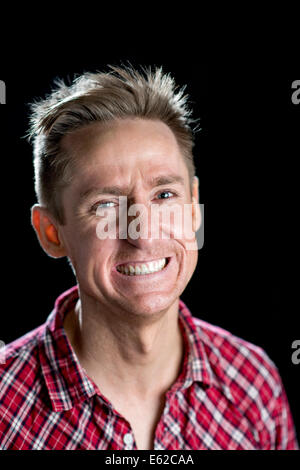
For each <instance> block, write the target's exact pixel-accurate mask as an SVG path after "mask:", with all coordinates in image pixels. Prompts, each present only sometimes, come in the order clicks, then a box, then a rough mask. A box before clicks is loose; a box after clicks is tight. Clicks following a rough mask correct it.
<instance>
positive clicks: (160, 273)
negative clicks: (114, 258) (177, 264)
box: [113, 256, 173, 281]
mask: <svg viewBox="0 0 300 470" xmlns="http://www.w3.org/2000/svg"><path fill="white" fill-rule="evenodd" d="M165 258H166V260H167V264H166V265H165V267H164V268H163V269H161V270H160V271H156V272H154V273H150V274H139V275H136V276H128V275H126V274H125V275H124V274H122V273H120V272H119V271H118V270H117V266H120V265H121V264H127V263H120V264H117V265H116V266H115V268H114V270H113V272H114V274H115V275H117V276H118V277H119V278H121V279H124V280H126V281H139V280H144V279H146V278H147V279H150V278H151V279H153V278H154V277H160V276H163V275H164V274H165V273H167V271H169V269H170V266H171V265H172V264H173V262H172V261H173V256H171V257H170V256H168V257H167V256H165ZM158 259H162V258H156V260H152V261H157V260H158ZM142 263H149V261H142ZM133 264H134V263H133ZM135 264H138V262H137V261H135Z"/></svg>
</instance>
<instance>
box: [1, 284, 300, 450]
mask: <svg viewBox="0 0 300 470" xmlns="http://www.w3.org/2000/svg"><path fill="white" fill-rule="evenodd" d="M77 300H78V286H74V287H73V288H71V289H69V290H68V291H66V292H65V293H63V294H62V295H61V296H60V297H58V299H57V300H56V302H55V307H54V310H53V311H52V312H51V314H50V315H49V316H48V318H47V320H46V322H45V323H44V324H43V325H41V326H39V327H38V328H36V329H34V330H33V331H31V332H29V333H27V334H26V335H24V336H22V337H21V338H19V339H17V340H16V341H14V342H12V343H10V344H9V345H7V346H6V347H5V350H4V354H2V357H3V355H4V363H3V364H0V449H1V450H101V449H103V450H126V449H127V450H136V449H137V445H136V441H135V437H134V434H133V431H132V429H131V426H130V423H129V422H128V421H127V420H126V418H125V417H124V416H122V415H121V414H120V413H118V411H117V410H116V409H114V406H113V404H112V403H111V402H110V401H109V400H108V399H107V398H106V397H105V396H104V395H103V394H102V393H101V391H100V390H99V388H98V387H97V386H96V384H95V383H94V382H93V380H92V379H91V378H90V377H88V375H87V374H86V372H85V370H84V369H83V368H82V366H81V365H80V363H79V361H78V359H77V357H76V355H75V353H74V350H73V349H72V346H71V344H70V342H69V340H68V337H67V335H66V332H65V330H64V328H63V320H64V317H65V315H66V314H67V312H68V311H69V310H70V309H72V308H73V307H74V306H75V303H76V302H77ZM178 318H179V325H180V329H181V332H182V335H183V339H184V358H183V362H182V368H181V372H180V374H179V376H178V378H177V380H176V382H175V383H174V384H173V385H172V386H171V388H170V389H169V390H168V391H167V392H166V394H165V406H164V410H163V413H162V415H161V417H160V419H159V422H158V423H157V426H156V430H155V438H154V448H153V449H154V450H186V449H188V450H192V449H195V450H206V449H210V450H243V449H244V450H272V449H280V450H284V449H290V450H291V449H294V450H298V449H299V447H298V443H297V440H296V434H295V429H294V424H293V419H292V416H291V412H290V408H289V404H288V400H287V396H286V393H285V390H284V387H283V384H282V381H281V378H280V375H279V372H278V369H277V368H276V366H275V364H274V363H273V362H272V361H271V360H270V358H269V357H268V356H267V354H266V353H265V352H264V350H263V349H261V348H260V347H258V346H255V345H253V344H251V343H249V342H247V341H245V340H243V339H241V338H239V337H237V336H234V335H232V334H231V333H230V332H228V331H226V330H224V329H222V328H220V327H217V326H214V325H211V324H209V323H207V322H205V321H203V320H200V319H199V318H196V317H193V316H192V314H191V312H190V311H189V310H188V308H187V307H186V306H185V305H184V303H183V302H182V301H181V300H180V303H179V315H178ZM2 362H3V361H2ZM120 393H121V392H120Z"/></svg>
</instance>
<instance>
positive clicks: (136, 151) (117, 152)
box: [62, 119, 185, 180]
mask: <svg viewBox="0 0 300 470" xmlns="http://www.w3.org/2000/svg"><path fill="white" fill-rule="evenodd" d="M62 146H63V148H64V149H65V150H67V151H68V153H71V154H72V159H73V161H74V163H75V165H74V169H75V173H76V174H77V175H80V178H81V180H82V179H84V178H85V177H90V178H93V177H97V178H99V176H100V177H101V179H103V178H106V177H110V178H118V177H120V176H126V175H129V174H134V173H137V172H140V173H145V174H147V175H149V174H150V173H151V174H154V173H156V172H159V173H162V172H164V171H167V172H168V173H170V170H173V171H178V172H181V173H182V172H183V171H184V167H185V164H184V161H183V157H182V153H181V150H180V148H179V146H178V143H177V140H176V138H175V135H174V133H173V132H172V130H171V129H170V128H169V127H168V126H167V125H166V124H164V123H163V122H161V121H154V120H146V119H126V120H125V119H123V120H118V121H114V122H113V123H106V124H102V123H95V124H91V125H89V126H86V127H84V128H81V129H79V130H77V131H75V132H73V133H72V134H70V135H67V136H65V137H64V138H63V141H62Z"/></svg>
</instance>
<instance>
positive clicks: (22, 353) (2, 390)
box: [0, 325, 45, 405]
mask: <svg viewBox="0 0 300 470" xmlns="http://www.w3.org/2000/svg"><path fill="white" fill-rule="evenodd" d="M44 328H45V325H40V326H39V327H37V328H35V329H34V330H32V331H30V332H28V333H26V334H25V335H23V336H21V337H20V338H18V339H16V340H14V341H12V342H11V343H9V344H7V345H5V346H4V348H2V349H1V361H0V403H1V405H3V403H4V402H5V400H6V397H7V396H8V395H10V398H12V396H13V395H14V394H15V393H17V391H18V390H22V391H23V394H24V392H26V391H29V390H31V389H32V387H33V385H34V384H35V383H36V381H37V377H38V376H39V369H40V364H39V347H40V344H41V341H42V334H43V331H44Z"/></svg>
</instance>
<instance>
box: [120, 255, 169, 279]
mask: <svg viewBox="0 0 300 470" xmlns="http://www.w3.org/2000/svg"><path fill="white" fill-rule="evenodd" d="M166 262H167V260H166V258H162V259H159V260H156V261H150V262H149V263H143V264H135V265H132V264H122V265H120V266H118V267H117V270H118V271H119V272H120V273H123V274H128V275H130V276H134V275H137V274H151V273H155V272H156V271H160V270H161V269H163V267H164V266H165V264H166Z"/></svg>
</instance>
